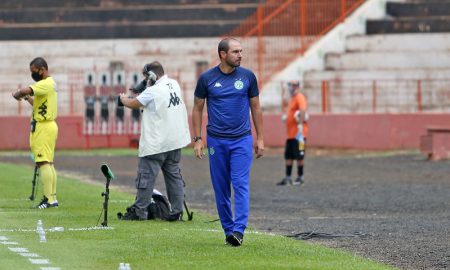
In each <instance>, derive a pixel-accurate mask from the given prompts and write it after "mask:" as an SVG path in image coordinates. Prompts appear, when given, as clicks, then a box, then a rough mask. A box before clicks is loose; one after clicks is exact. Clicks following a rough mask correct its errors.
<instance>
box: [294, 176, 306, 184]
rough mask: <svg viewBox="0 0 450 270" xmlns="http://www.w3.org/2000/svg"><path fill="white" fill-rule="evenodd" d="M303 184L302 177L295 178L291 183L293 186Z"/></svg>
mask: <svg viewBox="0 0 450 270" xmlns="http://www.w3.org/2000/svg"><path fill="white" fill-rule="evenodd" d="M304 183H305V180H303V176H301V177H297V178H296V179H295V181H294V183H292V184H293V185H303V184H304Z"/></svg>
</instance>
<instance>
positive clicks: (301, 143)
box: [295, 124, 305, 151]
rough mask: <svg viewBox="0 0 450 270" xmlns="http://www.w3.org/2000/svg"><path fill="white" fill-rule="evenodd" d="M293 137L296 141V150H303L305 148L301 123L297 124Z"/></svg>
mask: <svg viewBox="0 0 450 270" xmlns="http://www.w3.org/2000/svg"><path fill="white" fill-rule="evenodd" d="M295 139H296V140H297V141H298V150H300V151H304V150H305V138H304V137H303V125H302V124H299V125H298V132H297V135H296V136H295Z"/></svg>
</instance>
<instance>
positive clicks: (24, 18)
mask: <svg viewBox="0 0 450 270" xmlns="http://www.w3.org/2000/svg"><path fill="white" fill-rule="evenodd" d="M257 6H258V5H257V4H208V5H206V4H205V5H168V6H139V7H136V6H126V7H119V8H101V7H99V8H89V9H86V8H69V9H50V8H48V9H40V10H35V9H20V10H0V18H2V25H1V26H6V25H8V24H22V23H38V24H40V23H46V22H47V23H53V24H60V23H63V22H66V23H68V22H124V23H128V22H139V21H169V22H170V21H189V20H193V21H195V20H242V19H244V18H246V17H248V16H250V15H251V14H253V13H254V12H255V11H256V7H257Z"/></svg>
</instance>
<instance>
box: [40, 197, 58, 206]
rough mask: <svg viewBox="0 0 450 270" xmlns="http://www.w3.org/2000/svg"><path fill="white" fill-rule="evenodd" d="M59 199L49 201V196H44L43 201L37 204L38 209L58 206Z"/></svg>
mask: <svg viewBox="0 0 450 270" xmlns="http://www.w3.org/2000/svg"><path fill="white" fill-rule="evenodd" d="M58 206H59V204H58V201H54V202H52V203H48V199H47V197H45V196H44V198H43V199H42V201H41V202H40V203H39V204H38V205H37V206H36V208H38V209H46V208H52V207H58Z"/></svg>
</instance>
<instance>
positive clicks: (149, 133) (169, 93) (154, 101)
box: [118, 61, 190, 221]
mask: <svg viewBox="0 0 450 270" xmlns="http://www.w3.org/2000/svg"><path fill="white" fill-rule="evenodd" d="M142 73H143V75H144V77H145V81H146V82H147V87H146V88H145V90H144V91H143V92H142V93H140V94H139V95H138V96H137V97H128V96H127V95H126V94H124V93H122V94H120V96H119V100H118V101H120V102H119V104H120V103H122V104H123V105H124V106H125V107H128V108H131V109H138V108H141V107H142V108H143V111H142V125H141V137H140V140H139V166H138V175H137V178H136V189H137V193H136V201H135V202H134V204H133V205H132V206H131V211H129V212H128V213H126V214H125V215H124V216H123V217H122V220H146V219H147V216H148V210H147V208H148V206H149V204H150V201H151V198H152V193H153V187H154V185H155V180H156V177H157V175H158V173H159V170H160V169H162V172H163V174H164V181H165V184H166V190H167V196H168V198H169V201H170V204H171V206H172V209H171V212H170V217H169V218H168V220H169V221H176V220H181V218H182V213H183V201H184V187H183V186H184V183H183V179H182V177H181V173H180V168H179V162H180V157H181V148H182V147H185V146H186V145H188V144H189V143H190V133H189V125H188V120H187V111H186V106H185V104H184V101H183V100H182V98H181V90H180V86H179V84H178V82H177V81H175V80H173V79H171V78H169V77H168V76H167V75H164V69H163V67H162V65H161V64H160V63H159V62H157V61H155V62H152V63H150V64H146V65H145V66H144V68H143V71H142Z"/></svg>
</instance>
